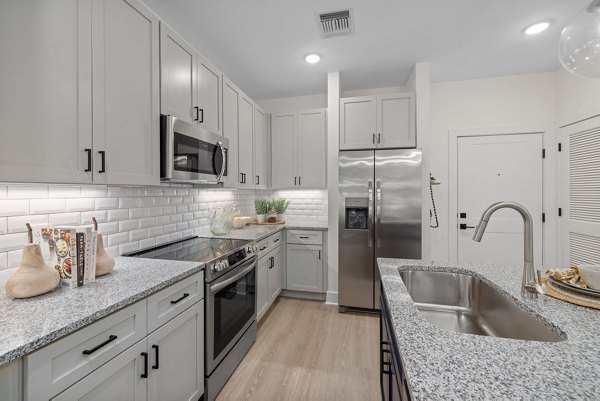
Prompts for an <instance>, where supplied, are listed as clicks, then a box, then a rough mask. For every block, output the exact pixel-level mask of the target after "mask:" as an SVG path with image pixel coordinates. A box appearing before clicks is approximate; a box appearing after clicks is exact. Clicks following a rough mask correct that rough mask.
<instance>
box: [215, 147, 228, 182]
mask: <svg viewBox="0 0 600 401" xmlns="http://www.w3.org/2000/svg"><path fill="white" fill-rule="evenodd" d="M217 147H218V148H220V149H221V156H222V159H223V165H222V166H221V172H220V173H219V175H218V176H217V182H220V181H221V178H223V174H225V166H226V165H227V155H226V154H225V148H224V147H223V143H222V142H221V141H219V142H217Z"/></svg>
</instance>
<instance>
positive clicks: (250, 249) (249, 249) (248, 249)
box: [246, 245, 254, 254]
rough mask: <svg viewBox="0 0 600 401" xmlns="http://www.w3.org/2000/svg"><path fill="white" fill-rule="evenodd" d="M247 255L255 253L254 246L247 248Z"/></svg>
mask: <svg viewBox="0 0 600 401" xmlns="http://www.w3.org/2000/svg"><path fill="white" fill-rule="evenodd" d="M246 253H248V254H252V253H254V247H253V246H252V245H249V246H248V248H246Z"/></svg>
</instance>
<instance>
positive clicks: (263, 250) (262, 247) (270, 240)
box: [256, 231, 283, 259]
mask: <svg viewBox="0 0 600 401" xmlns="http://www.w3.org/2000/svg"><path fill="white" fill-rule="evenodd" d="M282 242H283V232H282V231H279V232H278V233H275V234H273V235H270V236H268V237H267V238H264V239H262V240H260V241H259V242H258V243H257V244H256V245H257V246H258V258H259V259H262V258H264V257H265V256H267V254H268V253H269V252H271V251H272V250H273V249H275V248H276V247H278V246H279V245H281V243H282Z"/></svg>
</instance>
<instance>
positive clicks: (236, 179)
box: [223, 78, 242, 188]
mask: <svg viewBox="0 0 600 401" xmlns="http://www.w3.org/2000/svg"><path fill="white" fill-rule="evenodd" d="M239 98H240V92H239V90H238V89H237V87H236V86H235V85H234V84H233V83H231V82H230V81H229V80H228V79H225V78H224V79H223V136H225V137H226V138H227V139H229V149H227V179H226V180H225V187H227V188H238V187H239V186H240V184H241V182H242V178H241V175H240V174H239V173H240V171H239V164H238V132H239V117H238V116H239V114H238V107H239V106H238V105H239Z"/></svg>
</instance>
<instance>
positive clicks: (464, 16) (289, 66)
mask: <svg viewBox="0 0 600 401" xmlns="http://www.w3.org/2000/svg"><path fill="white" fill-rule="evenodd" d="M590 1H591V0H495V1H492V0H146V2H147V3H148V4H149V6H150V7H151V8H153V9H154V10H155V11H156V12H157V13H158V14H159V15H160V16H161V17H163V18H164V19H165V20H166V21H167V22H168V23H169V24H171V25H172V26H173V27H174V28H175V30H177V31H179V32H180V33H181V34H182V35H183V36H184V37H186V38H187V39H188V40H189V41H190V42H191V43H192V44H193V45H194V46H195V47H197V48H198V50H200V51H201V52H202V53H203V54H204V55H205V56H206V57H207V58H209V59H210V60H211V61H212V62H213V63H214V64H216V65H217V66H218V67H219V68H221V69H222V70H223V72H224V73H225V74H226V75H228V76H229V77H230V78H231V79H232V80H233V81H234V82H236V83H237V84H238V85H239V86H240V87H241V88H242V90H244V91H246V92H247V93H248V95H250V96H251V97H253V98H255V99H266V98H275V97H287V96H300V95H308V94H316V93H323V92H325V91H326V73H327V72H329V71H341V72H342V87H343V89H344V90H354V89H365V88H374V87H384V86H399V85H404V83H405V82H406V79H407V77H408V75H409V74H410V71H411V69H412V66H413V65H414V63H415V62H418V61H429V62H431V74H432V80H433V81H434V82H440V81H451V80H462V79H473V78H483V77H491V76H499V75H508V74H520V73H530V72H540V71H551V70H555V69H557V68H559V66H560V64H559V62H558V56H557V48H558V40H559V37H560V32H561V30H562V28H563V27H564V25H565V24H566V23H567V22H568V21H569V19H570V18H572V17H573V16H574V15H575V14H576V13H577V12H578V11H579V10H581V9H583V7H585V6H586V4H587V3H589V2H590ZM346 8H350V9H352V10H353V13H354V27H355V33H353V34H352V35H350V36H344V37H334V38H328V39H324V38H322V37H321V36H320V34H319V31H318V24H317V17H316V15H317V14H318V13H320V12H327V11H336V10H340V9H346ZM539 20H551V21H552V25H551V26H550V28H549V29H548V30H547V31H546V32H544V33H542V34H540V35H537V36H526V35H524V34H523V32H522V31H523V29H524V28H525V27H526V26H527V25H529V24H530V23H533V22H536V21H539ZM309 52H317V53H319V54H321V55H322V57H323V58H322V60H321V62H320V63H318V64H316V65H309V64H307V63H305V62H304V61H303V56H304V55H305V54H306V53H309Z"/></svg>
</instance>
